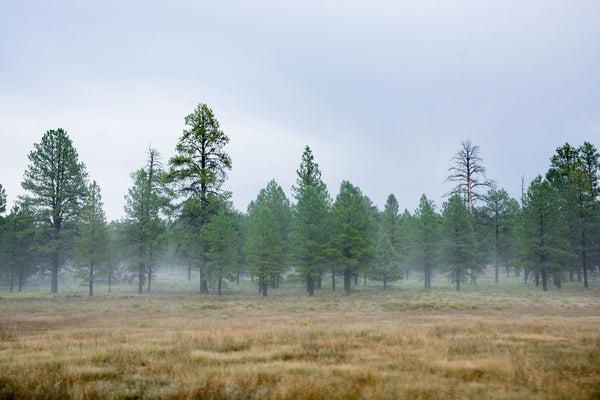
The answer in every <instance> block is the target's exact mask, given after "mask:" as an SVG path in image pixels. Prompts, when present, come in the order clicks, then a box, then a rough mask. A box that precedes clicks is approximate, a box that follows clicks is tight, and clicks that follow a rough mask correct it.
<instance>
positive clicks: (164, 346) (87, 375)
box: [0, 284, 600, 399]
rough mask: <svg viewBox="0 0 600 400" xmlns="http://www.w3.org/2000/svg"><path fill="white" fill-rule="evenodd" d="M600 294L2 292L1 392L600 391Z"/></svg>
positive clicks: (419, 394)
mask: <svg viewBox="0 0 600 400" xmlns="http://www.w3.org/2000/svg"><path fill="white" fill-rule="evenodd" d="M599 294H600V293H599V292H598V291H592V292H589V293H587V292H581V291H579V290H578V289H576V288H571V289H569V287H567V288H566V289H564V290H563V291H561V292H560V293H557V292H554V293H541V292H537V291H532V290H531V289H530V288H521V287H516V289H515V288H514V287H512V286H511V287H500V288H495V287H494V286H490V287H487V286H485V285H484V284H480V286H479V288H472V289H467V290H466V291H465V292H461V293H455V292H453V291H452V290H450V289H448V290H446V289H444V287H442V288H440V290H436V291H432V292H427V291H424V290H420V289H417V288H413V289H410V290H406V289H404V290H392V291H387V292H376V291H374V290H371V289H369V290H362V291H358V292H356V293H354V294H353V295H351V296H349V297H345V296H342V295H341V294H332V293H330V292H328V291H322V292H320V293H317V295H316V296H315V297H313V298H307V297H305V296H304V295H301V294H297V295H283V294H281V293H278V292H277V291H275V292H274V296H273V297H270V298H267V299H262V298H260V296H258V295H257V294H252V295H250V294H237V295H232V296H223V297H220V298H217V296H199V295H196V294H194V293H173V294H171V293H158V294H151V295H141V296H137V295H124V294H123V293H116V294H113V295H101V296H97V297H96V298H94V299H88V298H86V297H77V296H74V294H73V293H68V294H65V295H62V296H49V295H36V296H35V297H32V298H24V297H22V296H21V297H19V298H8V296H5V295H4V294H3V295H2V299H0V398H2V399H9V398H10V399H29V398H47V399H63V398H65V399H69V398H72V399H84V398H85V399H89V398H92V399H93V398H109V399H110V398H113V399H140V398H161V399H163V398H166V399H181V398H197V399H444V398H446V399H454V398H456V399H458V398H481V399H523V398H527V399H561V398H562V399H564V398H569V399H586V398H598V397H600V315H599V313H598V310H599V309H600V296H598V295H599ZM67 295H68V296H69V297H67Z"/></svg>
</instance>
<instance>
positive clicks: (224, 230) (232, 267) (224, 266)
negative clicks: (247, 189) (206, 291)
mask: <svg viewBox="0 0 600 400" xmlns="http://www.w3.org/2000/svg"><path fill="white" fill-rule="evenodd" d="M203 234H204V235H203V236H204V237H205V240H206V244H207V251H206V255H207V258H208V262H207V264H206V265H207V268H208V279H209V281H210V282H212V283H213V284H216V286H217V294H218V295H219V296H220V295H221V293H222V290H221V289H222V287H223V283H224V281H225V280H227V281H233V280H234V279H235V277H236V273H237V267H238V266H237V244H236V240H235V239H236V238H235V236H236V231H235V226H234V222H233V213H232V212H231V211H230V210H228V205H227V204H222V205H221V206H220V207H219V211H218V212H217V214H215V215H212V216H211V218H210V219H209V221H208V223H207V224H205V226H204V229H203Z"/></svg>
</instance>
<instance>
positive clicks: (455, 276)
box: [441, 194, 477, 290]
mask: <svg viewBox="0 0 600 400" xmlns="http://www.w3.org/2000/svg"><path fill="white" fill-rule="evenodd" d="M442 217H443V223H442V241H441V244H442V247H441V255H442V263H443V268H444V271H445V272H446V274H447V275H448V277H449V278H450V279H451V280H452V281H454V282H455V283H456V290H460V283H461V282H462V281H464V280H465V278H466V277H468V276H471V274H472V272H471V271H470V270H471V269H474V268H476V267H477V262H476V261H477V242H476V240H475V231H474V229H473V215H472V214H471V213H469V209H468V208H467V207H466V206H465V204H464V203H463V201H462V199H461V198H460V196H459V195H458V194H455V195H453V196H451V197H450V198H449V199H448V201H446V202H445V203H444V206H443V210H442Z"/></svg>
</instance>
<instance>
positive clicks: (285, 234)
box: [248, 179, 292, 255]
mask: <svg viewBox="0 0 600 400" xmlns="http://www.w3.org/2000/svg"><path fill="white" fill-rule="evenodd" d="M263 206H264V207H267V208H269V209H270V210H271V212H272V213H273V216H274V217H275V220H276V221H277V226H278V227H279V235H281V239H282V241H283V243H282V244H283V252H284V254H285V255H287V254H288V253H289V246H290V244H289V236H290V231H291V228H292V209H291V206H290V201H289V200H288V198H287V196H286V195H285V192H284V191H283V189H282V188H281V186H279V185H278V184H277V182H275V180H274V179H272V180H271V181H270V182H269V183H268V184H267V186H266V187H265V188H263V189H261V190H260V192H259V193H258V196H257V197H256V200H253V201H251V202H250V204H249V205H248V214H252V212H253V210H254V209H255V208H260V207H263Z"/></svg>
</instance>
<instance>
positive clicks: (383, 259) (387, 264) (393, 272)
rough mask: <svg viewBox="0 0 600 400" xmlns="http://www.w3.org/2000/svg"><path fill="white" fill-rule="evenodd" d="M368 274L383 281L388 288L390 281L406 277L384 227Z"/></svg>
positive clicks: (384, 286)
mask: <svg viewBox="0 0 600 400" xmlns="http://www.w3.org/2000/svg"><path fill="white" fill-rule="evenodd" d="M368 276H369V277H370V278H371V279H374V280H376V281H379V282H382V283H383V288H384V289H386V288H387V284H388V283H390V282H394V281H397V280H400V279H402V278H403V277H404V271H403V270H402V266H401V265H400V261H399V260H398V253H396V250H395V249H394V246H393V245H392V240H391V239H390V237H389V235H388V233H387V232H386V231H385V230H383V229H381V232H380V234H379V238H378V239H377V245H376V246H375V257H374V260H373V265H372V267H371V268H369V272H368Z"/></svg>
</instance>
